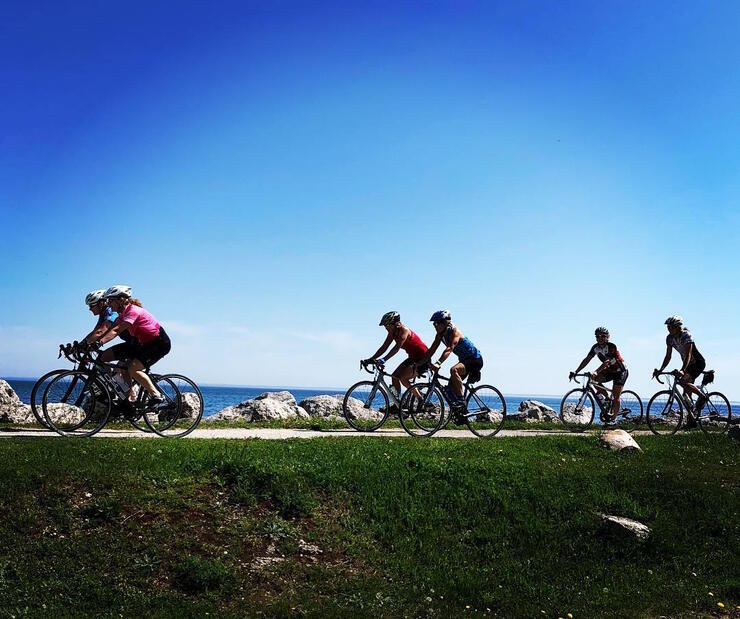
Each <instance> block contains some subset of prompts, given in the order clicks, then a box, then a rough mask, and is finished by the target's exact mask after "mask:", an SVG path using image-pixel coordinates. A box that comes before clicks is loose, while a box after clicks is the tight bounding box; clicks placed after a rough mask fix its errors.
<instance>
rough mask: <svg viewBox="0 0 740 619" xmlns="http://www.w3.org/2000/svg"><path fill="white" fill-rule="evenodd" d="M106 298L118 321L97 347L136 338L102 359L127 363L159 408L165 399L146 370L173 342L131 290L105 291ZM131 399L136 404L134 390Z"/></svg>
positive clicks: (150, 403) (112, 348)
mask: <svg viewBox="0 0 740 619" xmlns="http://www.w3.org/2000/svg"><path fill="white" fill-rule="evenodd" d="M105 297H106V299H108V301H109V303H110V306H111V308H112V309H113V311H115V312H118V318H117V320H116V322H115V323H114V324H113V328H112V329H111V330H110V331H108V332H107V333H106V334H104V335H103V336H102V337H101V338H100V339H98V343H99V344H105V343H107V342H109V341H110V340H112V339H113V338H114V337H116V336H117V335H119V334H121V333H123V332H128V333H130V334H131V335H132V336H133V338H132V339H131V341H128V342H124V343H123V344H118V345H116V346H111V347H110V348H109V349H107V350H105V351H104V352H103V354H102V355H101V356H100V359H101V361H112V360H114V359H117V360H122V359H126V360H128V373H129V376H130V377H131V378H132V379H133V380H135V381H136V382H137V383H139V385H141V386H142V388H143V389H145V390H146V391H147V393H149V395H150V396H151V398H150V400H149V405H150V406H157V405H159V404H161V403H162V402H163V401H164V399H163V398H162V394H161V393H159V391H158V390H157V388H156V387H155V386H154V383H152V381H151V379H150V378H149V376H148V375H147V373H146V372H145V371H144V370H145V369H146V368H150V367H151V366H152V365H154V364H155V363H156V362H157V361H159V360H160V359H161V358H162V357H164V356H165V355H166V354H167V353H168V352H170V348H171V343H170V338H169V337H168V336H167V333H165V330H164V329H163V328H162V326H161V325H160V324H159V323H158V322H157V320H156V319H155V318H154V316H152V315H151V314H150V313H149V312H147V311H146V310H145V309H144V308H143V307H141V301H139V300H138V299H134V298H132V297H131V287H130V286H112V287H111V288H108V290H107V291H106V293H105ZM132 384H133V383H132ZM128 398H129V401H133V400H135V393H134V391H133V389H131V390H129V393H128Z"/></svg>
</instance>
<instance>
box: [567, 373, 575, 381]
mask: <svg viewBox="0 0 740 619" xmlns="http://www.w3.org/2000/svg"><path fill="white" fill-rule="evenodd" d="M575 375H576V373H575V372H571V373H570V374H568V382H570V381H572V380H573V378H574V377H575Z"/></svg>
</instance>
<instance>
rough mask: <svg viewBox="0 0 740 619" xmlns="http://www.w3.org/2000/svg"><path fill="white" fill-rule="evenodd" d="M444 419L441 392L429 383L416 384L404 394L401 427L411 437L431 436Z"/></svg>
mask: <svg viewBox="0 0 740 619" xmlns="http://www.w3.org/2000/svg"><path fill="white" fill-rule="evenodd" d="M444 418H445V401H444V398H443V397H442V392H441V391H440V390H439V389H437V388H436V387H435V386H433V385H432V384H431V383H416V384H413V385H411V387H410V388H409V389H408V390H407V391H406V393H405V394H404V397H403V400H402V403H401V425H402V426H403V429H404V430H406V432H407V433H408V434H410V435H411V436H431V435H432V434H434V433H435V432H436V431H437V430H438V429H439V427H440V426H441V425H442V422H443V421H444Z"/></svg>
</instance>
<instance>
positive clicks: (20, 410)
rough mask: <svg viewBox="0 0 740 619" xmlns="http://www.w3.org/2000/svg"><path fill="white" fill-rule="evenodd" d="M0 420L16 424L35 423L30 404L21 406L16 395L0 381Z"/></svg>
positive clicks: (5, 382) (7, 385)
mask: <svg viewBox="0 0 740 619" xmlns="http://www.w3.org/2000/svg"><path fill="white" fill-rule="evenodd" d="M0 420H1V421H4V422H6V423H17V424H30V423H35V422H36V420H35V418H34V416H33V413H32V412H31V406H30V404H23V403H22V402H21V399H20V398H19V397H18V394H17V393H16V392H15V391H14V390H13V388H12V387H11V386H10V385H9V384H8V382H7V381H4V380H0Z"/></svg>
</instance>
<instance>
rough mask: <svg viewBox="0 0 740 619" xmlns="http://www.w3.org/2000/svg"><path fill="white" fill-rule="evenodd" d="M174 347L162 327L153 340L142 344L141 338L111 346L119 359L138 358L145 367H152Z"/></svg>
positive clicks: (114, 355)
mask: <svg viewBox="0 0 740 619" xmlns="http://www.w3.org/2000/svg"><path fill="white" fill-rule="evenodd" d="M170 348H172V343H171V342H170V338H169V336H168V335H167V334H166V333H165V331H164V329H163V328H162V327H159V335H158V336H157V337H156V338H154V339H153V340H152V341H151V342H147V343H146V344H141V343H140V342H139V340H136V339H135V340H133V341H131V342H124V343H123V344H116V345H115V346H112V347H111V348H110V351H111V353H112V354H113V358H114V359H116V360H119V359H138V360H139V361H141V363H143V364H144V367H147V368H150V367H152V366H153V365H154V364H155V363H156V362H157V361H159V360H160V359H161V358H162V357H164V356H165V355H166V354H167V353H168V352H170Z"/></svg>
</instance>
